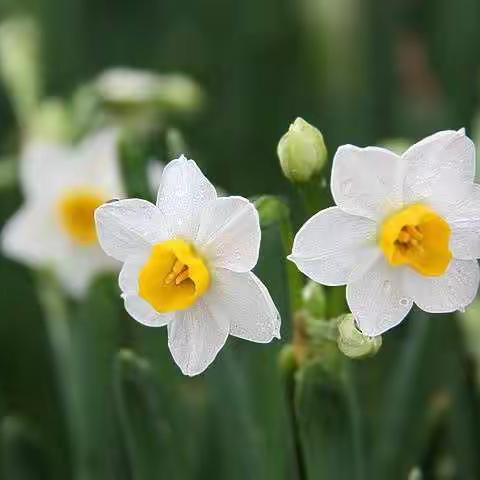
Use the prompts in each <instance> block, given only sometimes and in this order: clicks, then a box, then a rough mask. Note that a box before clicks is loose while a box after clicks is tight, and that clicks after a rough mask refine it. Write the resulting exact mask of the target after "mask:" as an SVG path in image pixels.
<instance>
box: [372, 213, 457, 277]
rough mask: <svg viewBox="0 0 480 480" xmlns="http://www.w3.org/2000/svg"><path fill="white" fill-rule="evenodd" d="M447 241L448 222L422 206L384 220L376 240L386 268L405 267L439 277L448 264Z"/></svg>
mask: <svg viewBox="0 0 480 480" xmlns="http://www.w3.org/2000/svg"><path fill="white" fill-rule="evenodd" d="M449 240H450V227H449V225H448V223H447V222H446V221H445V220H444V219H443V218H442V217H440V216H439V215H438V214H437V213H435V212H434V211H433V210H432V209H431V208H429V207H427V206H426V205H422V204H414V205H410V206H408V207H406V208H404V209H403V210H400V211H399V212H397V213H395V214H393V215H392V216H390V217H388V218H387V219H386V220H385V221H384V222H383V224H382V226H381V228H380V232H379V238H378V241H379V245H380V248H381V249H382V251H383V254H384V255H385V258H386V259H387V261H388V262H389V263H390V265H393V266H395V267H398V266H400V265H408V266H409V267H411V268H413V269H414V270H416V271H417V272H418V273H421V274H422V275H426V276H431V277H433V276H438V275H442V274H443V273H444V272H445V270H446V269H447V267H448V265H449V263H450V260H451V258H452V254H451V252H450V250H449Z"/></svg>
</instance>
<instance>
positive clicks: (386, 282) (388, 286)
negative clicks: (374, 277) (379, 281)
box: [383, 280, 392, 293]
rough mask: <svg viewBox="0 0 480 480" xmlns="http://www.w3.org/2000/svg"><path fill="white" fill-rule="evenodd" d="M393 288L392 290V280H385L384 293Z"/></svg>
mask: <svg viewBox="0 0 480 480" xmlns="http://www.w3.org/2000/svg"><path fill="white" fill-rule="evenodd" d="M391 290H392V282H391V281H390V280H385V281H384V282H383V291H384V293H390V291H391Z"/></svg>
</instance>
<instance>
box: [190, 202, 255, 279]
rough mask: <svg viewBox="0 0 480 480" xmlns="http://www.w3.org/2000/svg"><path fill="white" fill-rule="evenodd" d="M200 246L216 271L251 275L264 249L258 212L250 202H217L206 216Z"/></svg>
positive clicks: (198, 243)
mask: <svg viewBox="0 0 480 480" xmlns="http://www.w3.org/2000/svg"><path fill="white" fill-rule="evenodd" d="M196 244H197V245H199V246H200V248H201V250H202V252H203V253H204V255H205V256H206V257H207V258H208V261H209V263H210V264H211V265H213V266H214V267H217V268H228V269H229V270H233V271H235V272H248V271H250V270H251V269H252V268H253V267H254V266H255V265H256V264H257V260H258V251H259V249H260V222H259V219H258V213H257V210H256V209H255V207H254V206H253V204H252V203H251V202H249V201H248V200H247V199H246V198H242V197H224V198H217V199H216V200H214V201H213V202H212V203H211V204H210V205H209V207H208V209H205V210H204V212H203V214H202V217H201V220H200V227H199V230H198V235H197V239H196Z"/></svg>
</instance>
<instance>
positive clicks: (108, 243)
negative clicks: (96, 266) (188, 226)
mask: <svg viewBox="0 0 480 480" xmlns="http://www.w3.org/2000/svg"><path fill="white" fill-rule="evenodd" d="M95 222H96V225H97V234H98V240H99V242H100V245H101V246H102V248H103V250H105V252H106V253H107V254H108V255H110V256H112V257H114V258H116V259H117V260H121V261H125V260H126V258H127V257H128V256H129V255H136V254H139V253H141V252H143V251H145V250H147V249H149V248H150V246H151V245H153V244H154V243H157V242H160V241H162V240H165V239H167V238H168V237H169V235H170V232H169V231H168V228H167V223H166V220H165V217H164V216H163V215H162V212H161V211H160V210H159V209H158V208H157V207H156V206H155V205H153V204H152V203H150V202H147V201H146V200H140V199H137V198H132V199H128V200H119V201H117V202H112V203H106V204H105V205H102V206H101V207H99V208H97V209H96V210H95Z"/></svg>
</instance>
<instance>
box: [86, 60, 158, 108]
mask: <svg viewBox="0 0 480 480" xmlns="http://www.w3.org/2000/svg"><path fill="white" fill-rule="evenodd" d="M95 85H96V88H97V91H98V93H99V94H100V96H101V97H102V98H104V99H105V100H107V101H111V102H118V103H142V102H149V101H151V100H152V98H154V97H155V95H156V93H157V91H158V85H159V77H158V75H157V74H155V73H153V72H149V71H144V70H135V69H133V68H125V67H116V68H111V69H109V70H106V71H105V72H103V73H102V74H101V75H100V76H99V77H98V79H97V80H96V82H95Z"/></svg>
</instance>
